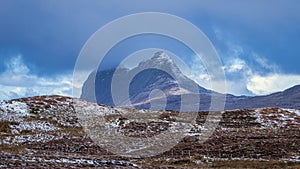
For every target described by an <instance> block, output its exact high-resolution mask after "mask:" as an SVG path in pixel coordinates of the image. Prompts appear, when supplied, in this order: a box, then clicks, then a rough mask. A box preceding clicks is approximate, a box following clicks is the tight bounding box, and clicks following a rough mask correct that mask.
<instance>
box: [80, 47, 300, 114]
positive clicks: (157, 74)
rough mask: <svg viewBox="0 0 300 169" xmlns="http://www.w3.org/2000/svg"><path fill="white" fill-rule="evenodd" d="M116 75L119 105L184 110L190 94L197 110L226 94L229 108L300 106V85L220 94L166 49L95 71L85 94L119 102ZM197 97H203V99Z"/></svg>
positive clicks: (99, 100) (87, 97)
mask: <svg viewBox="0 0 300 169" xmlns="http://www.w3.org/2000/svg"><path fill="white" fill-rule="evenodd" d="M113 76H114V77H115V79H118V80H117V84H118V85H117V86H118V87H117V88H114V90H113V91H115V93H116V95H117V96H116V97H123V98H121V99H120V101H119V102H118V104H117V105H118V106H123V107H126V106H127V105H129V103H132V104H133V105H134V107H135V108H142V109H150V108H151V109H167V110H181V107H180V105H181V101H182V97H186V98H189V100H188V101H187V102H186V103H185V104H187V105H185V106H186V107H189V106H190V107H192V106H198V104H199V108H197V110H200V111H205V110H209V109H210V104H211V98H212V95H214V96H215V97H216V98H222V97H225V98H226V102H225V110H231V109H244V108H260V107H283V108H293V109H300V86H295V87H292V88H290V89H287V90H285V91H282V92H277V93H274V94H270V95H266V96H253V97H250V96H234V95H231V94H220V93H218V92H214V91H211V90H208V89H205V88H203V87H201V86H199V85H198V84H197V83H196V82H194V81H193V80H191V79H189V78H188V77H186V76H185V75H184V74H183V73H182V72H181V71H180V69H179V68H178V66H177V65H176V63H175V62H174V61H173V60H172V58H171V57H170V56H168V55H167V54H166V53H164V52H157V53H155V54H154V56H153V57H152V58H151V59H149V60H145V61H143V62H141V63H140V64H139V65H138V66H137V67H135V68H133V69H131V70H129V69H126V68H122V69H118V70H115V69H110V70H104V71H97V72H96V71H95V72H92V73H91V74H90V76H89V77H88V79H87V80H86V81H85V83H84V85H83V88H82V95H81V98H82V99H85V100H88V101H91V102H97V103H101V104H105V105H110V106H115V104H114V103H115V102H114V101H113V96H112V93H111V91H112V88H111V84H112V78H113ZM128 79H130V80H131V81H130V85H129V89H128V90H126V89H125V88H124V86H128V84H126V83H125V82H126V81H128ZM94 84H95V85H94ZM179 86H181V87H179ZM94 88H95V94H96V96H95V97H94V92H93V91H94V90H93V89H94ZM124 89H125V90H126V91H127V92H129V97H128V98H129V99H128V98H127V97H125V96H126V93H124ZM155 89H156V90H155ZM153 91H156V93H155V92H153ZM122 92H123V93H122ZM164 95H165V97H164ZM93 98H96V100H93ZM194 98H200V102H199V101H198V100H197V99H194ZM153 103H155V107H153ZM151 106H152V107H151ZM164 106H165V107H164Z"/></svg>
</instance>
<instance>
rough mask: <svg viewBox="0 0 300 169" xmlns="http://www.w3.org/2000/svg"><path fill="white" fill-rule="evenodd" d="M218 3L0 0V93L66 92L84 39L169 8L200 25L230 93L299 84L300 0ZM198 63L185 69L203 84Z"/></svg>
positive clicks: (7, 95) (5, 95)
mask: <svg viewBox="0 0 300 169" xmlns="http://www.w3.org/2000/svg"><path fill="white" fill-rule="evenodd" d="M220 2H221V1H213V0H208V1H201V2H198V0H190V1H188V2H185V1H176V0H172V1H171V0H169V1H168V0H165V1H161V0H151V1H141V0H128V1H124V0H107V1H98V0H94V1H93V0H90V1H83V0H81V1H79V0H43V1H40V0H26V1H19V0H1V1H0V24H1V27H0V99H10V98H16V97H24V96H32V95H41V94H61V95H72V73H73V68H74V65H75V62H76V59H77V57H78V55H79V52H80V50H81V48H82V47H83V45H84V44H85V42H86V41H87V40H88V38H89V37H90V36H91V35H92V34H93V33H94V32H96V31H97V30H98V29H99V28H101V27H102V26H104V25H105V24H108V23H109V22H111V21H113V20H114V19H117V18H119V17H122V16H125V15H129V14H133V13H138V12H164V13H170V14H173V15H176V16H179V17H181V18H184V19H186V20H187V21H189V22H191V23H193V24H194V25H196V26H197V27H198V28H199V29H200V30H202V31H203V32H204V33H205V34H206V35H207V37H208V38H209V39H210V40H211V42H212V44H213V45H214V47H215V48H216V50H217V52H218V54H219V56H220V58H221V60H222V63H223V67H224V70H225V73H226V79H227V92H228V93H232V94H235V95H264V94H269V93H272V92H276V91H281V90H284V89H286V88H289V87H292V86H294V85H296V84H300V57H299V53H300V46H299V44H300V15H299V11H300V1H297V0H285V1H284V0H281V1H279V0H277V1H276V0H274V1H272V2H270V1H268V0H256V1H255V0H254V1H247V2H246V1H226V4H221V3H220ZM243 2H245V3H243ZM145 43H147V42H145ZM163 43H164V40H160V41H158V44H156V46H155V47H161V48H163V47H165V46H164V44H163ZM132 44H133V45H134V43H132ZM149 47H151V46H149ZM122 52H123V51H122V50H120V51H115V53H116V54H117V55H121V54H122ZM180 55H181V56H182V55H184V53H180ZM108 60H109V59H108ZM199 62H200V61H198V60H197V59H195V60H194V61H193V63H194V64H192V65H190V66H191V69H192V73H193V74H190V75H189V76H190V77H191V78H193V80H195V81H197V82H198V83H199V84H201V85H203V86H204V87H208V86H206V85H207V84H206V83H205V80H207V79H206V78H205V76H203V74H202V73H204V72H205V71H203V70H202V68H201V67H200V66H198V65H200V63H199ZM113 64H114V63H113V60H111V62H110V61H108V62H107V65H106V66H107V67H110V66H113ZM201 72H202V73H201Z"/></svg>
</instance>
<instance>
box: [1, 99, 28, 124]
mask: <svg viewBox="0 0 300 169" xmlns="http://www.w3.org/2000/svg"><path fill="white" fill-rule="evenodd" d="M29 115H30V113H29V107H28V106H27V104H26V103H22V102H18V101H12V102H11V103H9V102H6V101H0V120H2V121H16V122H19V121H21V120H22V118H23V117H26V116H29Z"/></svg>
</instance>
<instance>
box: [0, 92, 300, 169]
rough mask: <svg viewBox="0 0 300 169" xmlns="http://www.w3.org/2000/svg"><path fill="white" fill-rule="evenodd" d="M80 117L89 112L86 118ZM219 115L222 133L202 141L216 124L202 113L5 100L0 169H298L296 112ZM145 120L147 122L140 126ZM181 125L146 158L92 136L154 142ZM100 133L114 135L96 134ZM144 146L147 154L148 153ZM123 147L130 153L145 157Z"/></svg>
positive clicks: (54, 99)
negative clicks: (176, 136) (189, 116)
mask: <svg viewBox="0 0 300 169" xmlns="http://www.w3.org/2000/svg"><path fill="white" fill-rule="evenodd" d="M82 110H83V111H84V112H86V113H87V114H84V116H83V117H82V116H81V115H82V114H81V113H82V112H81V111H82ZM218 113H220V114H221V115H222V118H221V121H220V122H219V125H218V127H217V128H216V130H215V131H214V132H213V133H212V135H211V136H210V137H209V138H208V139H207V140H206V141H205V142H203V141H201V136H202V135H203V133H205V131H207V130H208V128H206V126H205V121H206V120H208V121H209V120H212V121H214V120H215V117H214V116H215V114H211V118H209V119H208V112H199V113H197V118H196V120H195V121H194V122H191V121H188V120H186V119H184V118H182V116H180V115H179V113H178V112H175V111H151V110H141V109H128V108H118V107H110V106H105V105H100V104H95V103H90V102H87V101H84V100H80V99H74V98H69V97H63V96H36V97H30V98H21V99H15V100H10V101H0V138H1V139H0V168H210V167H213V168H289V167H290V168H299V162H300V154H299V149H300V112H299V110H293V109H283V108H271V107H269V108H259V109H244V110H231V111H222V112H218ZM143 115H146V116H147V121H142V120H141V118H142V119H143ZM89 117H90V118H89ZM129 117H130V118H129ZM82 118H87V119H88V120H87V121H83V120H82ZM177 125H180V126H182V125H183V126H184V125H189V126H190V127H191V128H190V130H187V131H185V133H184V136H183V138H182V140H181V141H179V142H178V143H176V144H175V145H174V144H173V142H172V141H173V140H172V139H171V138H173V137H171V136H170V137H167V139H165V140H163V141H160V144H159V145H164V144H166V143H172V145H173V146H172V147H170V149H167V150H165V147H163V146H162V147H159V148H160V149H161V150H164V152H162V153H160V154H158V155H156V156H153V157H147V158H143V157H141V158H131V157H126V156H125V157H124V156H119V155H117V154H115V153H116V152H114V151H112V152H111V151H108V150H107V149H106V148H105V147H104V146H101V145H99V144H98V143H97V139H95V138H94V137H93V134H91V132H90V131H89V130H96V131H99V132H96V135H99V136H100V137H101V138H105V136H106V135H110V134H111V133H118V134H120V135H122V136H126V137H128V138H127V139H129V138H147V140H148V142H147V143H149V142H150V141H149V140H151V139H152V138H153V137H154V136H156V135H158V134H161V133H162V132H165V131H167V130H170V132H171V133H172V132H174V133H176V132H177V131H176V130H175V129H176V128H175V127H174V126H177ZM99 126H100V127H99ZM101 126H105V130H106V131H110V132H111V133H110V132H107V133H105V132H103V131H100V130H97V128H98V129H101V130H102V128H101ZM94 127H95V128H94ZM100 133H105V134H100ZM120 141H121V142H124V144H125V141H126V140H118V139H117V138H111V139H110V140H109V143H110V144H112V145H118V142H120ZM133 143H134V146H135V142H133ZM145 145H147V144H145ZM145 145H143V144H142V149H145V150H148V149H147V147H145ZM136 146H137V145H136ZM149 146H151V144H150V145H149ZM122 148H125V149H126V150H127V152H128V153H131V152H133V151H139V150H140V149H136V148H135V147H133V148H135V149H133V150H132V149H128V148H129V147H124V146H122V145H120V148H119V149H122ZM130 150H131V151H130ZM151 150H152V149H151Z"/></svg>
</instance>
